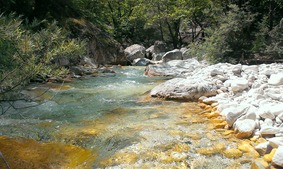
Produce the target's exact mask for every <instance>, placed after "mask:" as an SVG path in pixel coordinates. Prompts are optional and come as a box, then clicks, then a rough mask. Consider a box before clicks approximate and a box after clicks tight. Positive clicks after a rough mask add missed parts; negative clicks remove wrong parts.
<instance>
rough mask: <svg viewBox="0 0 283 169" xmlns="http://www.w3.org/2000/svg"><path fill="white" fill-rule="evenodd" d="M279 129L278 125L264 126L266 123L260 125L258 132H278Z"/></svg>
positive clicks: (263, 133) (267, 133)
mask: <svg viewBox="0 0 283 169" xmlns="http://www.w3.org/2000/svg"><path fill="white" fill-rule="evenodd" d="M279 131H280V130H279V128H278V127H273V126H266V125H263V126H261V129H260V133H261V134H262V135H270V134H277V133H279Z"/></svg>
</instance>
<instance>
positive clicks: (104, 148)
mask: <svg viewBox="0 0 283 169" xmlns="http://www.w3.org/2000/svg"><path fill="white" fill-rule="evenodd" d="M114 71H115V72H116V73H105V74H100V75H97V76H96V77H92V76H89V77H84V79H82V80H76V81H74V82H71V83H66V84H57V85H54V84H45V85H32V86H29V87H28V88H27V90H26V91H27V92H28V93H29V94H32V95H33V96H34V97H36V99H37V100H38V102H33V103H25V102H23V101H18V102H13V103H12V104H14V107H15V108H19V109H14V108H10V109H9V110H8V111H7V112H6V113H5V114H4V115H2V116H1V118H0V134H1V137H0V151H1V153H2V154H3V158H2V159H5V160H6V162H7V163H8V165H10V166H11V168H19V167H20V168H209V169H210V168H215V169H216V168H217V169H219V168H249V167H250V164H251V157H249V156H246V155H240V156H238V157H236V156H235V157H228V158H227V156H226V155H225V153H223V152H225V151H226V150H227V149H236V148H237V145H238V143H239V142H240V141H241V140H238V139H236V138H234V137H233V135H229V133H227V130H224V129H218V130H217V129H212V128H211V127H210V126H211V125H210V123H211V120H209V119H207V118H205V117H204V116H202V114H203V113H204V112H205V110H204V109H201V108H200V107H199V106H198V103H195V102H175V101H168V100H162V99H158V98H151V97H150V96H149V91H150V90H151V89H152V88H153V87H154V86H156V85H158V84H159V83H161V82H164V81H165V80H167V79H170V77H147V76H145V75H144V74H143V71H144V68H143V67H121V68H120V67H116V68H114ZM47 89H48V90H47ZM5 105H6V106H7V103H5ZM26 105H30V106H27V107H26ZM20 107H21V108H20ZM24 107H26V108H24ZM14 150H17V153H15V152H14ZM21 153H22V154H23V155H21V156H20V155H19V154H21ZM24 154H25V155H24ZM44 159H45V160H44ZM0 161H1V162H0V168H5V167H6V168H8V167H7V163H6V164H5V163H4V160H0Z"/></svg>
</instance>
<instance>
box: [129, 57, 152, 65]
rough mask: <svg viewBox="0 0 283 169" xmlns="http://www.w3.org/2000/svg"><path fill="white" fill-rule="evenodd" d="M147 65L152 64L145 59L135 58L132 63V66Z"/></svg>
mask: <svg viewBox="0 0 283 169" xmlns="http://www.w3.org/2000/svg"><path fill="white" fill-rule="evenodd" d="M149 64H153V62H152V61H151V60H149V59H147V58H137V59H134V60H133V62H132V65H133V66H147V65H149Z"/></svg>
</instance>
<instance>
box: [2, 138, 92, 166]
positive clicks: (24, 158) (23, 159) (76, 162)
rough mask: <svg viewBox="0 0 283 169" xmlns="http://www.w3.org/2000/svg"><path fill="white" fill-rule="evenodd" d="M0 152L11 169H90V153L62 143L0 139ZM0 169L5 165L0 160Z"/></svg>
mask: <svg viewBox="0 0 283 169" xmlns="http://www.w3.org/2000/svg"><path fill="white" fill-rule="evenodd" d="M0 151H1V153H2V154H3V156H4V157H5V159H6V160H7V162H8V164H9V165H10V167H11V168H21V169H37V168H50V167H52V168H91V165H92V163H93V161H94V160H95V155H93V154H92V152H91V151H89V150H86V149H83V148H79V147H76V146H73V145H67V144H62V143H39V142H36V141H34V140H32V139H22V138H9V137H4V136H1V137H0ZM0 168H5V164H4V163H3V161H2V160H0Z"/></svg>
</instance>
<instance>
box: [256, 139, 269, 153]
mask: <svg viewBox="0 0 283 169" xmlns="http://www.w3.org/2000/svg"><path fill="white" fill-rule="evenodd" d="M268 145H269V142H264V143H260V144H258V145H256V146H255V150H256V151H257V152H258V153H259V154H260V155H264V154H265V153H266V150H267V146H268Z"/></svg>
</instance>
